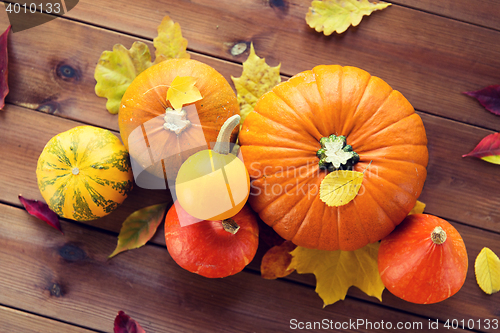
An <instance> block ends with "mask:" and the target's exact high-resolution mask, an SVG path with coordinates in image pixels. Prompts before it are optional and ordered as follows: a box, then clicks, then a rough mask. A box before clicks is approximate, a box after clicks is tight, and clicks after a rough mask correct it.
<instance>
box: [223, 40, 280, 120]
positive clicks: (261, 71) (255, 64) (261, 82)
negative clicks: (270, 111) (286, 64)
mask: <svg viewBox="0 0 500 333" xmlns="http://www.w3.org/2000/svg"><path fill="white" fill-rule="evenodd" d="M231 79H232V80H233V83H234V87H235V88H236V93H237V97H238V103H239V104H240V116H241V120H240V123H241V124H243V122H244V121H245V118H246V116H247V115H248V114H249V113H250V112H251V111H253V109H254V107H255V104H256V103H257V100H258V99H259V98H260V96H262V95H264V94H265V93H266V92H268V91H270V90H271V89H272V88H273V87H274V86H275V85H277V84H278V83H280V82H281V76H280V65H278V66H275V67H271V66H269V65H268V64H266V59H264V58H259V57H258V56H257V54H255V49H254V48H253V44H251V45H250V54H249V55H248V58H247V60H245V62H243V72H242V74H241V76H240V77H238V78H235V77H232V76H231Z"/></svg>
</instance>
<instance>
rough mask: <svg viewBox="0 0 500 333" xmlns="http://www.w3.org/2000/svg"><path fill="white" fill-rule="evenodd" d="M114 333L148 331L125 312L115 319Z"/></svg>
mask: <svg viewBox="0 0 500 333" xmlns="http://www.w3.org/2000/svg"><path fill="white" fill-rule="evenodd" d="M114 333H146V331H145V330H143V329H142V327H141V325H139V323H138V322H136V321H135V320H134V319H132V318H130V316H128V315H126V314H125V312H123V311H120V312H118V315H117V316H116V318H115V328H114Z"/></svg>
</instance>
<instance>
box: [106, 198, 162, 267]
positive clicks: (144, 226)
mask: <svg viewBox="0 0 500 333" xmlns="http://www.w3.org/2000/svg"><path fill="white" fill-rule="evenodd" d="M166 209H167V204H158V205H153V206H149V207H146V208H142V209H140V210H138V211H135V212H133V213H132V214H130V215H129V217H127V219H126V220H125V221H124V222H123V224H122V228H121V230H120V234H119V235H118V244H117V245H116V249H115V250H114V251H113V253H112V254H111V255H110V256H109V257H108V258H111V257H114V256H115V255H117V254H118V253H120V252H123V251H125V250H132V249H137V248H139V247H141V246H143V245H144V244H146V243H147V242H148V241H149V240H150V239H151V237H153V235H154V234H155V232H156V229H157V228H158V226H159V225H160V223H161V221H162V220H163V216H164V215H165V210H166Z"/></svg>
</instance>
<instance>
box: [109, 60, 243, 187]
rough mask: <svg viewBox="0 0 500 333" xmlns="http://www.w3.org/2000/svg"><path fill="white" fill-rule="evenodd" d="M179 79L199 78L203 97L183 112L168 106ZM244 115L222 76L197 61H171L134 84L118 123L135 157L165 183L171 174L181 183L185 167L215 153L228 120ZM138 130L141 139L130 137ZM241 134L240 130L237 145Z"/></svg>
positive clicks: (120, 111)
mask: <svg viewBox="0 0 500 333" xmlns="http://www.w3.org/2000/svg"><path fill="white" fill-rule="evenodd" d="M177 76H179V77H184V76H190V77H193V78H194V79H195V80H196V83H195V86H196V88H198V89H199V91H200V93H201V96H202V99H201V100H199V101H197V102H195V103H191V104H190V105H185V106H184V107H185V108H184V110H185V112H184V111H183V112H182V113H181V112H177V111H176V110H169V109H168V108H170V107H171V104H170V102H167V90H168V89H169V87H170V84H171V83H172V81H173V80H174V79H175V78H176V77H177ZM238 113H239V105H238V101H237V99H236V95H235V93H234V91H233V89H232V88H231V86H230V85H229V83H228V82H227V80H226V79H225V78H224V77H223V76H222V75H221V74H220V73H218V72H217V71H216V70H215V69H213V68H212V67H210V66H209V65H206V64H204V63H202V62H199V61H196V60H192V59H171V60H166V61H163V62H160V63H159V64H157V65H154V66H152V67H150V68H148V69H147V70H145V71H144V72H142V73H141V74H139V75H138V76H137V77H136V78H135V79H134V81H133V82H132V83H131V84H130V86H129V87H128V88H127V91H126V92H125V94H124V96H123V98H122V102H121V105H120V110H119V116H118V123H119V127H120V135H121V137H122V141H123V143H124V145H125V147H126V148H127V149H128V151H129V153H130V155H131V158H133V159H134V160H135V162H137V163H138V164H139V165H141V166H142V167H143V168H144V169H146V170H147V171H148V172H150V173H152V174H153V175H156V176H158V177H160V178H163V177H164V176H165V173H166V174H167V175H168V176H169V177H170V176H172V179H170V180H175V175H176V174H177V171H178V169H179V168H180V166H181V164H182V162H184V161H185V160H186V159H187V158H188V157H189V156H191V155H192V154H194V153H195V152H197V151H200V150H203V149H207V147H208V148H210V147H211V144H212V143H215V142H216V139H217V134H218V133H219V130H220V128H221V126H222V124H223V123H224V121H225V120H226V119H227V118H229V117H230V116H232V115H234V114H238ZM167 123H168V124H167ZM165 125H168V126H165ZM134 130H136V132H135V133H140V135H138V136H137V135H135V136H134V135H133V136H130V135H131V134H132V133H133V131H134ZM137 131H139V132H137ZM143 134H144V135H143ZM236 134H237V129H236V130H235V131H234V132H233V135H232V140H233V141H234V140H235V139H236ZM130 138H134V139H132V141H130ZM134 140H135V141H134ZM201 144H203V145H205V146H204V147H202V146H201ZM165 169H166V170H165Z"/></svg>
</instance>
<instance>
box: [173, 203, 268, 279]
mask: <svg viewBox="0 0 500 333" xmlns="http://www.w3.org/2000/svg"><path fill="white" fill-rule="evenodd" d="M176 206H177V207H176ZM180 219H181V220H183V221H185V222H187V223H190V222H189V221H192V222H195V221H197V219H196V218H194V217H192V216H190V215H189V214H188V213H186V211H185V210H184V209H182V207H181V206H180V205H176V204H174V205H172V207H171V208H170V210H169V211H168V213H167V216H166V217H165V242H166V244H167V249H168V252H169V253H170V255H171V257H172V259H174V261H175V262H176V263H177V264H179V266H181V267H182V268H184V269H186V270H188V271H190V272H192V273H196V274H199V275H202V276H205V277H208V278H222V277H226V276H229V275H234V274H236V273H239V272H240V271H242V270H243V268H245V266H246V265H248V264H249V263H250V261H252V259H253V257H254V256H255V253H256V252H257V247H258V245H259V227H258V223H257V216H256V214H255V213H254V212H253V211H252V210H251V209H250V208H249V207H248V206H243V208H242V209H241V210H240V211H239V212H238V214H236V215H234V216H233V217H232V218H230V219H227V220H222V221H201V222H198V223H194V224H190V225H186V226H181V224H180V221H179V220H180Z"/></svg>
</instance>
